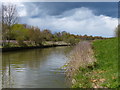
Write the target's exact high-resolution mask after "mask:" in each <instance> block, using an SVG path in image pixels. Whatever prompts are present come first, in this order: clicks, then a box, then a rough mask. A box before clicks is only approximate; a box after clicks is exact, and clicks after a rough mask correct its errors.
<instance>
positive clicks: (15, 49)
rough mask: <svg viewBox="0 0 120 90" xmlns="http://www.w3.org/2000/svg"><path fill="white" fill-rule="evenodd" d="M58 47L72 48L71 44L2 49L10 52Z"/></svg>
mask: <svg viewBox="0 0 120 90" xmlns="http://www.w3.org/2000/svg"><path fill="white" fill-rule="evenodd" d="M58 46H70V45H69V44H60V45H59V44H51V45H41V46H26V47H7V48H0V50H2V52H8V51H17V50H25V49H37V48H49V47H58Z"/></svg>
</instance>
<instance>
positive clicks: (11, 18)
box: [2, 3, 18, 46]
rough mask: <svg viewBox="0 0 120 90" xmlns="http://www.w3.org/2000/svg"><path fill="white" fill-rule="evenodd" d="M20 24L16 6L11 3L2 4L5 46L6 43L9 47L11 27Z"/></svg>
mask: <svg viewBox="0 0 120 90" xmlns="http://www.w3.org/2000/svg"><path fill="white" fill-rule="evenodd" d="M17 22H18V13H17V8H16V5H13V4H11V3H8V4H2V39H3V46H4V45H5V43H6V41H7V42H8V43H7V44H8V45H9V42H10V37H11V26H12V25H13V24H16V23H17Z"/></svg>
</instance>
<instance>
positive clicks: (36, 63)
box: [2, 46, 72, 88]
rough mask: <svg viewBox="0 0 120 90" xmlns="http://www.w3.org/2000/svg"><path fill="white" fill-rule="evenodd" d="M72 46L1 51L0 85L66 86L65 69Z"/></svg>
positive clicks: (23, 86) (25, 86)
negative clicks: (0, 71) (0, 83)
mask: <svg viewBox="0 0 120 90" xmlns="http://www.w3.org/2000/svg"><path fill="white" fill-rule="evenodd" d="M71 49H72V47H67V46H66V47H54V48H43V49H31V50H21V51H13V52H4V53H2V69H3V72H2V87H4V88H67V87H69V86H68V85H67V84H66V79H65V70H64V69H63V68H61V67H62V66H63V65H64V64H65V63H66V62H67V60H68V58H67V55H68V54H69V52H70V50H71Z"/></svg>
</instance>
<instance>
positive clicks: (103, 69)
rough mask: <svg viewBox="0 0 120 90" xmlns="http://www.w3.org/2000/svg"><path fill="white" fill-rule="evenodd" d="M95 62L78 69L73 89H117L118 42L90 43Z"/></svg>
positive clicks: (115, 40) (102, 41)
mask: <svg viewBox="0 0 120 90" xmlns="http://www.w3.org/2000/svg"><path fill="white" fill-rule="evenodd" d="M92 46H93V50H94V57H95V58H96V60H97V61H96V62H95V64H94V66H92V67H86V68H80V70H79V72H78V73H77V75H75V77H74V79H75V80H76V83H75V84H73V86H72V87H73V88H104V87H106V88H118V87H120V85H119V83H118V40H117V39H116V38H113V39H107V40H96V41H94V42H93V43H92Z"/></svg>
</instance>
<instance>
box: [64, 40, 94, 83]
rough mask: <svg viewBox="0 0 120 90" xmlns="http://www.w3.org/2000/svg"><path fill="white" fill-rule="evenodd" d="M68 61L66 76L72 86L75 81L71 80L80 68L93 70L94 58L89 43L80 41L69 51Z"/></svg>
mask: <svg viewBox="0 0 120 90" xmlns="http://www.w3.org/2000/svg"><path fill="white" fill-rule="evenodd" d="M69 59H70V61H69V63H68V65H67V70H66V75H67V78H68V79H69V80H70V81H71V83H72V84H74V83H75V80H74V79H73V78H72V77H73V76H74V75H75V74H76V73H77V72H78V71H79V70H80V68H85V67H88V68H91V69H92V68H93V66H94V64H95V61H96V60H95V58H94V55H93V50H92V46H91V42H90V41H81V42H80V43H79V44H78V45H76V46H75V48H74V49H73V50H72V51H71V53H70V57H69Z"/></svg>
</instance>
